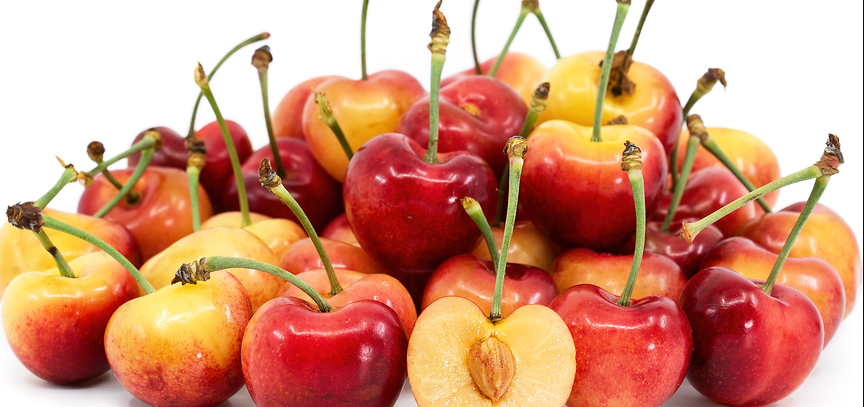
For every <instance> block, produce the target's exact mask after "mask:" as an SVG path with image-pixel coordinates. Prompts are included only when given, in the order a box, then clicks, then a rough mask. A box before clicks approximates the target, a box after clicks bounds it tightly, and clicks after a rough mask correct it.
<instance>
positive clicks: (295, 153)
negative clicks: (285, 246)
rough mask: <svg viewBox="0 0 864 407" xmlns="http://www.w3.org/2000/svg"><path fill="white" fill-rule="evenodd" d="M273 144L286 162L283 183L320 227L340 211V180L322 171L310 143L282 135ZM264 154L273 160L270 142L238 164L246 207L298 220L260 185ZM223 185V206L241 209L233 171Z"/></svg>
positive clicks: (229, 208) (226, 208) (319, 228)
mask: <svg viewBox="0 0 864 407" xmlns="http://www.w3.org/2000/svg"><path fill="white" fill-rule="evenodd" d="M276 145H277V146H278V148H279V155H280V156H281V157H282V162H283V163H284V165H285V172H286V175H285V176H284V177H282V185H283V186H284V187H285V189H286V190H288V192H289V193H290V194H291V196H293V197H294V199H295V200H297V203H298V204H299V205H300V207H301V208H303V211H304V212H305V213H306V216H308V217H309V221H310V222H312V226H313V227H314V228H315V230H323V229H324V227H325V226H326V225H327V223H328V222H330V220H331V219H333V218H335V217H336V216H337V215H338V214H340V213H342V184H340V183H338V182H336V180H334V179H333V178H332V177H330V175H328V174H327V171H324V168H322V167H321V165H319V164H318V162H317V161H315V157H313V156H312V153H311V152H310V151H309V146H308V145H307V144H306V142H305V141H303V140H302V139H299V138H294V137H283V138H280V139H278V140H277V141H276ZM264 158H269V159H270V160H273V154H272V152H271V151H270V146H264V147H262V148H260V149H258V150H256V151H255V152H254V153H252V155H250V156H249V158H248V159H246V161H245V162H244V163H243V165H242V166H241V167H240V171H241V173H242V174H243V182H244V183H246V196H247V197H248V199H249V210H250V211H251V212H255V213H260V214H262V215H267V216H270V217H274V218H285V219H288V220H291V221H294V222H297V223H299V222H300V221H299V220H297V217H296V216H294V213H293V212H291V209H290V208H288V206H286V205H285V204H284V203H282V201H280V200H279V198H278V197H276V195H273V193H272V192H270V191H269V190H268V189H266V188H262V187H261V182H260V181H259V180H258V166H259V165H260V164H261V160H263V159H264ZM224 189H225V196H224V197H223V198H222V209H224V210H226V211H238V210H240V201H239V200H238V199H237V183H236V181H235V179H234V175H229V176H228V178H227V180H226V181H225V186H224Z"/></svg>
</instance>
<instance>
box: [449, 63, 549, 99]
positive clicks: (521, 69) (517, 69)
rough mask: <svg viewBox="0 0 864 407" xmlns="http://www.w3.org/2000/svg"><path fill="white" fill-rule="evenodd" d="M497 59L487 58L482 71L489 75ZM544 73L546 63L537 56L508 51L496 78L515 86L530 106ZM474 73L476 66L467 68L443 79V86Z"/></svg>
mask: <svg viewBox="0 0 864 407" xmlns="http://www.w3.org/2000/svg"><path fill="white" fill-rule="evenodd" d="M496 60H498V56H497V55H496V56H494V57H492V58H490V59H487V60H486V61H485V62H483V63H482V64H480V71H481V72H483V74H484V75H488V74H489V71H491V70H492V67H493V66H494V65H495V61H496ZM544 73H546V65H543V63H542V62H540V61H539V60H537V58H534V57H532V56H531V55H528V54H523V53H521V52H508V53H507V54H506V55H504V60H502V61H501V65H500V66H499V67H498V72H495V79H498V80H499V81H501V82H504V83H506V84H507V85H508V86H510V87H511V88H513V90H514V91H516V93H518V94H519V96H520V97H521V98H522V101H524V102H525V106H530V105H531V99H532V98H533V96H534V90H535V89H537V85H540V83H541V82H542V81H541V80H540V79H541V78H542V77H543V74H544ZM473 75H476V73H475V72H474V68H469V69H466V70H464V71H462V72H459V73H457V74H455V75H451V76H449V77H447V78H444V79H442V80H441V87H445V86H447V85H449V84H451V83H453V82H455V81H457V80H459V79H462V78H465V77H468V76H473Z"/></svg>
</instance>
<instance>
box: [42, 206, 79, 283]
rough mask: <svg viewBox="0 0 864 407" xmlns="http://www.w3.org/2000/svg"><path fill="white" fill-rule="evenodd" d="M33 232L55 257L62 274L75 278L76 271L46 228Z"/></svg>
mask: <svg viewBox="0 0 864 407" xmlns="http://www.w3.org/2000/svg"><path fill="white" fill-rule="evenodd" d="M43 219H44V215H43ZM33 234H34V235H36V239H39V243H41V244H42V247H44V248H45V250H46V251H48V254H50V255H51V257H53V258H54V263H56V264H57V269H58V270H60V275H61V276H63V277H66V278H75V272H74V271H72V267H69V263H67V262H66V258H64V257H63V253H60V250H57V246H54V243H51V239H49V238H48V234H46V233H45V230H44V229H43V230H40V231H39V232H38V233H37V232H33Z"/></svg>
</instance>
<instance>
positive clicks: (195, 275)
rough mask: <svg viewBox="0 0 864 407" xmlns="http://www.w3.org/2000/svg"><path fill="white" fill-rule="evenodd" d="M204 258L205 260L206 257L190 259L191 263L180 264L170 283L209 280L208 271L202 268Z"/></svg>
mask: <svg viewBox="0 0 864 407" xmlns="http://www.w3.org/2000/svg"><path fill="white" fill-rule="evenodd" d="M205 260H207V258H206V257H202V258H200V259H198V260H194V261H192V262H191V263H185V264H183V265H182V266H180V268H179V269H177V273H175V274H174V279H172V280H171V284H176V283H180V284H182V285H186V284H198V282H199V281H207V280H209V279H210V272H209V271H207V270H205V269H204V261H205Z"/></svg>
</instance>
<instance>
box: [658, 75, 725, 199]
mask: <svg viewBox="0 0 864 407" xmlns="http://www.w3.org/2000/svg"><path fill="white" fill-rule="evenodd" d="M717 81H720V83H721V84H722V85H723V87H724V88H725V87H726V72H723V70H722V69H720V68H710V69H708V72H706V73H705V75H702V77H701V78H699V80H698V81H696V89H694V90H693V93H692V94H691V95H690V99H689V100H687V104H686V105H684V111H683V115H682V117H684V118H685V119H686V118H687V117H689V116H690V110H691V109H693V106H695V105H696V102H698V101H699V99H701V98H702V96H705V95H707V94H708V93H710V92H711V90H712V89H714V85H715V84H716V83H717ZM669 159H670V161H671V163H670V165H669V168H670V170H669V171H671V172H672V189H675V188H676V187H677V186H678V142H677V141H676V142H675V147H673V148H672V154H670V155H669Z"/></svg>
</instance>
